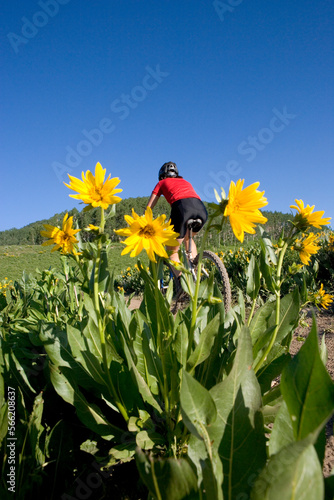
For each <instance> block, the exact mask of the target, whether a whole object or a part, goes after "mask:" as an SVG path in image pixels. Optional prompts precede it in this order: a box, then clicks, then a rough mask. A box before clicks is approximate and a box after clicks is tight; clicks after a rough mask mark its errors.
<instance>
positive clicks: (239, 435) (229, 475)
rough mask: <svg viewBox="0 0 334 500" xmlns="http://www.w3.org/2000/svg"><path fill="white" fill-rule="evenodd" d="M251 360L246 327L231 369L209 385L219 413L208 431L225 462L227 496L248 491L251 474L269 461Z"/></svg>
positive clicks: (259, 393) (257, 389) (258, 389)
mask: <svg viewBox="0 0 334 500" xmlns="http://www.w3.org/2000/svg"><path fill="white" fill-rule="evenodd" d="M252 362H253V359H252V345H251V338H250V335H249V330H248V328H247V327H243V328H242V329H241V331H240V335H239V341H238V348H237V352H236V356H235V359H234V363H233V367H232V370H231V371H230V373H229V375H228V377H227V378H226V379H225V380H224V381H223V382H221V383H219V384H217V385H216V386H214V387H213V388H212V389H210V394H211V396H212V397H213V400H214V402H215V404H216V407H217V412H218V415H217V420H216V422H215V423H213V424H212V425H211V426H210V428H209V435H210V439H211V441H213V443H214V447H218V451H219V455H220V458H221V460H222V464H223V473H224V482H223V491H224V500H232V499H234V498H237V496H238V495H239V494H240V495H241V493H245V494H246V493H247V491H249V490H250V483H249V481H248V480H249V478H250V477H251V476H252V477H256V475H257V474H258V471H259V469H261V468H262V467H263V466H264V464H265V462H266V444H265V437H264V429H263V416H262V412H261V408H262V400H261V391H260V386H259V384H258V382H257V379H256V375H255V373H254V371H253V369H252Z"/></svg>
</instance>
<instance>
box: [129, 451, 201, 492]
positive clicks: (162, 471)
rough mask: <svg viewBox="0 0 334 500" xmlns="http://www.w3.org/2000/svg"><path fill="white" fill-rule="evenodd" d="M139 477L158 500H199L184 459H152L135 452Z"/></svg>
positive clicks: (191, 470) (141, 452) (194, 480)
mask: <svg viewBox="0 0 334 500" xmlns="http://www.w3.org/2000/svg"><path fill="white" fill-rule="evenodd" d="M136 464H137V468H138V470H139V473H140V476H141V478H142V480H143V481H144V483H145V484H146V486H147V488H148V489H149V491H150V493H151V495H152V496H153V498H155V499H159V500H199V498H200V497H199V493H198V486H197V478H196V475H195V473H194V471H193V469H192V467H191V465H190V463H189V462H188V461H187V460H186V459H179V460H176V459H174V458H167V459H155V460H154V459H153V458H151V457H148V456H147V455H145V453H144V452H143V451H141V450H140V449H137V450H136Z"/></svg>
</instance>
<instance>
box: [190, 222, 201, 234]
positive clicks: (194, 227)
mask: <svg viewBox="0 0 334 500" xmlns="http://www.w3.org/2000/svg"><path fill="white" fill-rule="evenodd" d="M202 226H203V221H202V219H189V220H188V221H187V227H188V229H192V230H193V231H194V232H195V233H197V231H199V230H200V229H201V227H202Z"/></svg>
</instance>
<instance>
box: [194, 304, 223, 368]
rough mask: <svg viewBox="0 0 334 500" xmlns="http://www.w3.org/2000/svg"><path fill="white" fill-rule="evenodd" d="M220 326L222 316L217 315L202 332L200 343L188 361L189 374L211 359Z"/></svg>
mask: <svg viewBox="0 0 334 500" xmlns="http://www.w3.org/2000/svg"><path fill="white" fill-rule="evenodd" d="M219 324H220V314H217V315H216V316H215V317H214V318H213V319H212V320H211V321H210V323H209V324H208V325H207V326H206V327H205V328H204V330H203V331H202V332H201V334H200V338H199V342H198V344H197V346H196V347H195V349H194V351H193V352H192V353H191V355H190V356H189V358H188V361H187V371H188V372H190V373H192V372H193V371H194V369H195V368H196V366H198V365H199V364H200V363H203V361H205V360H206V359H207V358H208V357H209V355H210V352H211V349H212V346H213V343H214V341H215V337H216V335H217V334H218V329H219Z"/></svg>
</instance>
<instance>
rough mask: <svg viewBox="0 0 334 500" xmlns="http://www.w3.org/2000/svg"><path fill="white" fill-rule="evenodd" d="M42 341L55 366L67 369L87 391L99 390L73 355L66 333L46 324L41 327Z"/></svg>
mask: <svg viewBox="0 0 334 500" xmlns="http://www.w3.org/2000/svg"><path fill="white" fill-rule="evenodd" d="M78 333H79V332H78ZM40 339H41V340H42V341H43V344H44V349H45V351H46V353H47V355H48V358H49V359H50V361H51V362H52V363H53V365H54V366H56V367H59V368H61V369H62V370H63V369H64V368H67V370H68V371H69V372H71V374H72V377H73V378H74V379H75V381H76V383H77V384H78V385H81V386H83V387H85V389H89V388H98V385H97V382H96V381H94V379H93V377H92V376H91V374H90V373H89V371H88V370H87V369H86V368H85V367H84V366H83V365H82V364H81V363H80V362H78V361H77V359H76V358H75V356H74V355H73V353H72V350H71V346H70V344H69V342H68V338H67V334H66V332H64V331H62V330H60V329H59V328H57V327H55V326H54V325H53V324H52V323H51V324H49V323H45V324H42V326H41V331H40ZM100 390H101V386H100Z"/></svg>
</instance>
